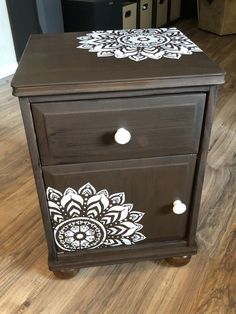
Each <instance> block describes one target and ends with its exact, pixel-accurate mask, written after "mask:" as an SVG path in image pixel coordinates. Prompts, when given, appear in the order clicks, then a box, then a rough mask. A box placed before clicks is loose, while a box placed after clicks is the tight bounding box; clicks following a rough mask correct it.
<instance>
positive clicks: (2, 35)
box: [0, 0, 17, 79]
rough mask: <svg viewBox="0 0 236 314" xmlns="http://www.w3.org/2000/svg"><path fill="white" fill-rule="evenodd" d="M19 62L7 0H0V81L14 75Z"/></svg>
mask: <svg viewBox="0 0 236 314" xmlns="http://www.w3.org/2000/svg"><path fill="white" fill-rule="evenodd" d="M16 67H17V62H16V56H15V50H14V45H13V40H12V34H11V27H10V24H9V18H8V12H7V7H6V2H5V0H0V79H1V78H3V77H5V76H8V75H10V74H13V73H14V72H15V70H16Z"/></svg>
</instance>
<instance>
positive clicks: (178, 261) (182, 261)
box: [166, 256, 191, 267]
mask: <svg viewBox="0 0 236 314" xmlns="http://www.w3.org/2000/svg"><path fill="white" fill-rule="evenodd" d="M190 260H191V256H179V257H178V256H177V257H169V258H166V262H167V263H168V264H169V265H171V266H175V267H181V266H184V265H187V264H188V263H189V262H190Z"/></svg>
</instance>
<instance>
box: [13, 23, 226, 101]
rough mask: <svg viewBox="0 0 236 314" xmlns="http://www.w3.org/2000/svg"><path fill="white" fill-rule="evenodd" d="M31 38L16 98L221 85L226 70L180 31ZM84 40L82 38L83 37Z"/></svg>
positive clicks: (16, 84) (15, 87) (16, 81)
mask: <svg viewBox="0 0 236 314" xmlns="http://www.w3.org/2000/svg"><path fill="white" fill-rule="evenodd" d="M87 34H88V35H87V36H85V35H86V33H65V34H46V35H45V34H44V35H33V36H31V38H30V40H29V42H28V44H27V46H26V49H25V52H24V54H23V56H22V58H21V61H20V64H19V67H18V69H17V71H16V73H15V76H14V78H13V80H12V87H13V93H14V94H15V95H16V96H34V95H52V94H68V93H77V92H99V91H115V90H135V89H149V88H170V87H179V86H200V85H215V84H222V83H223V82H224V72H223V71H222V70H221V69H220V68H219V67H218V66H217V65H216V64H215V63H214V62H212V61H211V60H210V59H209V58H208V57H207V56H206V55H205V54H204V53H203V52H202V51H201V50H200V49H199V48H198V47H197V46H196V45H195V44H194V43H192V42H191V41H190V40H189V39H188V38H187V37H186V36H185V35H183V34H182V33H181V32H180V31H179V30H177V29H176V28H169V29H164V28H163V29H156V30H155V29H149V30H130V31H129V30H128V31H124V30H122V31H105V32H93V33H91V32H88V33H87ZM78 37H79V38H78Z"/></svg>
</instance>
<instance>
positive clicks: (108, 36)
mask: <svg viewBox="0 0 236 314" xmlns="http://www.w3.org/2000/svg"><path fill="white" fill-rule="evenodd" d="M77 39H79V42H80V45H79V46H78V47H77V48H81V49H88V50H89V51H90V52H96V53H97V56H98V57H111V56H114V57H116V58H129V59H131V60H134V61H142V60H145V59H147V58H151V59H155V60H157V59H160V58H162V57H164V58H170V59H179V58H180V57H181V56H182V55H191V54H192V53H193V52H201V51H202V50H201V49H200V48H199V47H198V46H197V45H195V44H194V43H193V42H192V41H191V40H190V39H189V38H188V37H187V36H185V35H184V34H183V33H182V32H181V31H180V30H178V29H177V28H175V27H170V28H150V29H129V30H108V31H93V32H91V33H88V34H86V35H85V36H82V37H77Z"/></svg>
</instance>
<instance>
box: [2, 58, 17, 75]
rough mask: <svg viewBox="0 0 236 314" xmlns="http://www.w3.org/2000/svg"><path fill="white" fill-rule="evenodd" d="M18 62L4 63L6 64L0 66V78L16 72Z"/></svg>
mask: <svg viewBox="0 0 236 314" xmlns="http://www.w3.org/2000/svg"><path fill="white" fill-rule="evenodd" d="M17 66H18V63H17V62H14V63H12V64H9V65H6V66H3V67H2V66H1V67H0V79H2V78H4V77H6V76H9V75H11V74H14V73H15V72H16V69H17Z"/></svg>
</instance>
